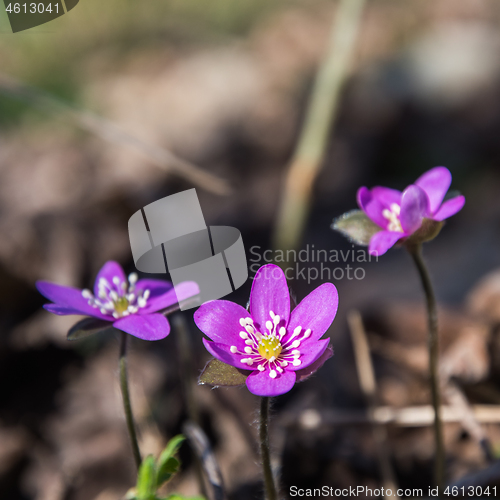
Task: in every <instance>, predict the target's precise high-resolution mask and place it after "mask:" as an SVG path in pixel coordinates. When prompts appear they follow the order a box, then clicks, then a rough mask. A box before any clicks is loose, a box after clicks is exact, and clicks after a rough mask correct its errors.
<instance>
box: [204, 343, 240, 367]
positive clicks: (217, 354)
mask: <svg viewBox="0 0 500 500" xmlns="http://www.w3.org/2000/svg"><path fill="white" fill-rule="evenodd" d="M202 340H203V345H204V346H205V348H206V350H207V351H208V352H209V353H210V354H211V355H212V356H213V357H214V358H217V359H218V360H219V361H222V362H223V363H226V364H228V365H231V366H235V367H236V368H241V369H243V370H248V369H249V366H248V365H247V364H246V363H242V362H241V360H242V359H246V357H247V356H242V355H241V354H233V353H232V352H231V351H230V349H229V346H228V345H227V344H219V343H218V342H210V341H209V340H207V339H202Z"/></svg>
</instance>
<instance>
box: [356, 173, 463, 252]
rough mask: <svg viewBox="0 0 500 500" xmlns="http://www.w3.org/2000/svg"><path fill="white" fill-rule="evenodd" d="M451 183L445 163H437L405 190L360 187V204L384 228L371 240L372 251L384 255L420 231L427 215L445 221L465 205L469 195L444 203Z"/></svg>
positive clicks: (432, 218) (435, 219)
mask: <svg viewBox="0 0 500 500" xmlns="http://www.w3.org/2000/svg"><path fill="white" fill-rule="evenodd" d="M450 184H451V173H450V171H449V170H448V169H447V168H445V167H435V168H433V169H431V170H429V171H428V172H426V173H425V174H423V175H422V176H421V177H419V178H418V179H417V180H416V182H415V184H411V185H410V186H408V187H407V188H406V189H405V190H404V191H403V192H401V191H397V190H395V189H390V188H386V187H380V186H377V187H374V188H373V189H371V190H370V189H368V188H366V187H361V188H360V189H359V190H358V196H357V198H358V204H359V206H360V208H361V209H362V210H363V211H364V212H365V213H366V215H367V216H368V217H369V218H370V219H371V220H372V221H373V222H375V224H377V225H378V226H380V227H381V228H382V231H379V232H378V233H376V234H374V235H373V236H372V238H371V240H370V246H369V252H370V254H372V255H382V254H384V253H385V252H387V250H389V248H391V247H392V246H393V245H394V244H395V243H396V242H397V241H399V240H400V239H402V238H408V237H409V236H411V235H412V234H413V233H414V232H415V231H417V230H418V229H419V228H420V227H421V225H422V222H423V220H424V219H430V220H433V221H438V222H440V221H443V220H444V219H447V218H448V217H451V216H452V215H454V214H456V213H457V212H458V211H460V210H461V209H462V207H463V206H464V203H465V197H464V196H462V195H460V196H456V197H454V198H451V199H450V200H447V201H445V202H444V203H443V199H444V197H445V195H446V192H447V191H448V188H449V187H450Z"/></svg>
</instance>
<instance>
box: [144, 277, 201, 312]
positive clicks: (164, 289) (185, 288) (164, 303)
mask: <svg viewBox="0 0 500 500" xmlns="http://www.w3.org/2000/svg"><path fill="white" fill-rule="evenodd" d="M136 290H137V291H145V290H149V292H150V295H149V298H148V301H147V303H146V307H144V308H142V309H139V314H149V313H152V312H156V311H160V310H161V309H166V308H167V307H170V306H172V305H174V304H177V303H178V302H179V301H182V300H184V299H187V298H189V297H192V296H194V295H198V293H200V289H199V288H198V285H197V284H196V283H195V282H194V281H183V282H182V283H179V284H178V285H177V286H176V287H175V288H174V286H173V285H172V283H170V282H169V281H162V280H153V279H145V280H139V281H138V282H137V285H136Z"/></svg>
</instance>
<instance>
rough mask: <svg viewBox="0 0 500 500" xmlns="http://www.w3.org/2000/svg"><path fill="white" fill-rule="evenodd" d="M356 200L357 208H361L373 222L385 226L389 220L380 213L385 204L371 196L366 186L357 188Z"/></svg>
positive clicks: (384, 227)
mask: <svg viewBox="0 0 500 500" xmlns="http://www.w3.org/2000/svg"><path fill="white" fill-rule="evenodd" d="M357 200H358V205H359V208H361V210H363V212H365V214H366V215H368V217H369V218H370V219H371V220H372V221H373V222H375V224H377V225H378V226H380V227H381V228H383V229H386V228H387V226H388V224H389V220H388V219H386V218H385V217H384V216H383V215H382V212H383V211H384V209H385V206H384V205H383V204H382V203H381V202H380V200H378V199H377V198H375V197H374V196H373V194H372V192H371V191H370V190H369V189H368V188H366V187H364V186H363V187H360V188H359V189H358V194H357Z"/></svg>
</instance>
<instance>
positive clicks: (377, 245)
mask: <svg viewBox="0 0 500 500" xmlns="http://www.w3.org/2000/svg"><path fill="white" fill-rule="evenodd" d="M404 237H405V234H404V233H398V232H397V231H380V232H378V233H375V234H374V235H373V236H372V239H371V240H370V246H369V247H368V252H369V254H370V255H376V256H379V255H384V253H385V252H387V250H389V248H391V247H392V246H394V245H395V243H396V242H397V241H398V240H399V239H401V238H404Z"/></svg>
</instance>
